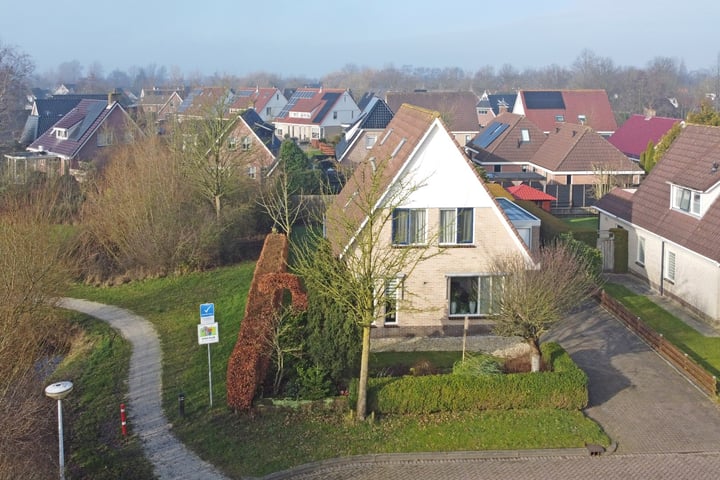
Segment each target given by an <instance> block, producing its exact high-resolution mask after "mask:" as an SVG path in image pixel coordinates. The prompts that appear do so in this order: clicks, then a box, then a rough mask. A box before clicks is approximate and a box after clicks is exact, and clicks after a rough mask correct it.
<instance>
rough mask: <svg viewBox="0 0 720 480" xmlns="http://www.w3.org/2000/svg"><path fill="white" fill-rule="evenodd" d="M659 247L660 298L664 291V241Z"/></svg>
mask: <svg viewBox="0 0 720 480" xmlns="http://www.w3.org/2000/svg"><path fill="white" fill-rule="evenodd" d="M660 245H661V247H660V296H661V297H662V296H663V295H664V290H665V285H664V283H665V240H661V243H660Z"/></svg>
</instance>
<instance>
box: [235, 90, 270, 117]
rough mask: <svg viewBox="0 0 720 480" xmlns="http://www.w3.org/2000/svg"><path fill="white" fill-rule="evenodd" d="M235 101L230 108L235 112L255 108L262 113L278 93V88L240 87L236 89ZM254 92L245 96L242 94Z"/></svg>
mask: <svg viewBox="0 0 720 480" xmlns="http://www.w3.org/2000/svg"><path fill="white" fill-rule="evenodd" d="M236 90H237V92H236V94H235V100H234V101H233V103H232V105H230V108H231V109H233V110H244V109H247V108H254V109H255V111H257V112H261V111H263V109H264V108H265V105H267V103H268V102H269V101H270V99H272V97H273V95H275V92H276V91H277V88H273V87H255V88H254V89H253V88H250V87H240V88H238V89H236ZM250 90H252V91H253V92H252V93H251V94H250V95H244V94H243V93H242V92H247V91H250Z"/></svg>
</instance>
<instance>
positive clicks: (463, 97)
mask: <svg viewBox="0 0 720 480" xmlns="http://www.w3.org/2000/svg"><path fill="white" fill-rule="evenodd" d="M385 101H386V102H387V104H388V106H389V107H390V109H391V110H392V111H393V112H397V111H398V109H399V108H400V106H401V105H402V104H404V103H408V104H410V105H416V106H418V107H421V108H426V109H428V110H433V111H436V112H440V116H441V117H442V118H443V120H444V121H445V123H446V124H447V126H448V129H449V130H450V131H451V132H477V131H478V130H480V125H479V123H478V116H477V110H476V109H475V106H476V105H477V103H478V97H477V95H475V94H474V93H472V92H388V93H387V94H386V96H385Z"/></svg>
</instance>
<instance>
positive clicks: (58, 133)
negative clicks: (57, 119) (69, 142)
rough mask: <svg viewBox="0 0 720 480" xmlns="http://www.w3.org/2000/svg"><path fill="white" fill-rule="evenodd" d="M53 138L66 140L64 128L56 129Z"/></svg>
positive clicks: (66, 135)
mask: <svg viewBox="0 0 720 480" xmlns="http://www.w3.org/2000/svg"><path fill="white" fill-rule="evenodd" d="M55 137H56V138H60V139H63V140H64V139H66V138H68V131H67V129H66V128H56V129H55Z"/></svg>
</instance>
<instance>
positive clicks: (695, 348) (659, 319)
mask: <svg viewBox="0 0 720 480" xmlns="http://www.w3.org/2000/svg"><path fill="white" fill-rule="evenodd" d="M604 288H605V291H606V292H607V293H609V294H610V295H611V296H613V297H614V298H616V299H618V300H619V301H620V302H621V303H622V304H623V305H625V306H626V307H627V308H628V309H630V311H631V312H633V313H634V314H635V315H637V316H638V317H640V319H642V321H643V322H645V323H646V324H647V325H648V326H650V327H651V328H652V329H653V330H655V331H656V332H658V333H662V334H663V335H664V336H665V338H666V339H667V340H668V341H670V342H671V343H672V344H674V345H675V346H676V347H678V348H679V349H680V350H682V351H683V352H685V353H687V354H688V355H689V356H690V357H692V358H693V359H694V360H695V361H696V362H698V363H699V364H700V365H702V366H703V367H704V368H705V369H706V370H707V371H709V372H710V373H712V374H713V375H715V376H716V377H720V338H713V337H705V336H703V335H701V334H700V333H698V332H697V331H696V330H695V329H693V328H691V327H689V326H688V325H687V324H686V323H684V322H683V321H681V320H679V319H678V318H677V317H675V316H674V315H672V314H670V313H669V312H667V311H666V310H664V309H663V308H662V307H660V306H658V305H657V304H655V303H653V302H652V301H651V300H649V299H648V298H647V297H645V296H643V295H637V294H635V293H634V292H632V291H631V290H629V289H627V288H626V287H624V286H622V285H618V284H613V283H606V284H605V285H604Z"/></svg>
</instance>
